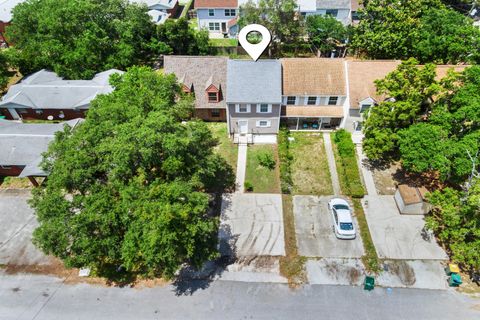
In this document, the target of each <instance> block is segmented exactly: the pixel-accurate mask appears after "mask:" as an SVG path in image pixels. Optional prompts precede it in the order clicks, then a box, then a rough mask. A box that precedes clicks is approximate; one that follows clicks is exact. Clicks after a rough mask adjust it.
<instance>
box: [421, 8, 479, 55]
mask: <svg viewBox="0 0 480 320" xmlns="http://www.w3.org/2000/svg"><path fill="white" fill-rule="evenodd" d="M417 37H418V38H417V41H415V42H414V50H413V56H414V57H416V58H417V59H418V60H419V61H420V62H421V63H425V62H435V63H438V64H449V63H450V64H456V63H460V62H472V63H478V62H479V61H480V29H479V28H477V27H475V26H474V25H473V21H472V20H471V19H470V18H468V17H466V16H464V15H462V14H460V13H458V12H456V11H454V10H451V9H446V8H441V9H437V8H432V9H431V10H427V11H426V12H425V14H424V15H423V16H422V17H421V18H420V23H419V26H418V29H417Z"/></svg>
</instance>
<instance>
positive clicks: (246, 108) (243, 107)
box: [235, 104, 250, 113]
mask: <svg viewBox="0 0 480 320" xmlns="http://www.w3.org/2000/svg"><path fill="white" fill-rule="evenodd" d="M235 109H236V110H235V111H236V112H238V113H248V112H250V105H248V104H237V105H236V108H235Z"/></svg>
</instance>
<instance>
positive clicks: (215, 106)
mask: <svg viewBox="0 0 480 320" xmlns="http://www.w3.org/2000/svg"><path fill="white" fill-rule="evenodd" d="M227 60H228V58H227V57H206V56H202V57H200V56H198V57H196V56H165V58H164V72H165V73H174V74H175V76H176V77H177V79H178V81H179V82H180V84H181V85H182V89H183V91H184V92H185V93H189V94H192V95H194V96H195V116H196V117H197V118H200V119H202V120H205V121H226V120H227V114H226V103H225V97H226V95H227Z"/></svg>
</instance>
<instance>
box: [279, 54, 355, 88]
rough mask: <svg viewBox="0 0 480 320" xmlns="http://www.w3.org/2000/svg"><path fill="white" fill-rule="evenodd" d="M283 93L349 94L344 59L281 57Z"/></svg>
mask: <svg viewBox="0 0 480 320" xmlns="http://www.w3.org/2000/svg"><path fill="white" fill-rule="evenodd" d="M281 62H282V66H283V69H282V73H283V95H338V96H345V95H347V89H346V82H345V66H344V63H343V62H344V60H343V59H321V58H320V59H319V58H290V59H281Z"/></svg>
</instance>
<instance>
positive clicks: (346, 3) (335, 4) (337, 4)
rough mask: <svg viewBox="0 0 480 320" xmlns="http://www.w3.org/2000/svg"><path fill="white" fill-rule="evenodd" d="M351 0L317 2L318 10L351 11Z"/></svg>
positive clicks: (318, 0) (322, 0)
mask: <svg viewBox="0 0 480 320" xmlns="http://www.w3.org/2000/svg"><path fill="white" fill-rule="evenodd" d="M350 3H351V0H317V9H350Z"/></svg>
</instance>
